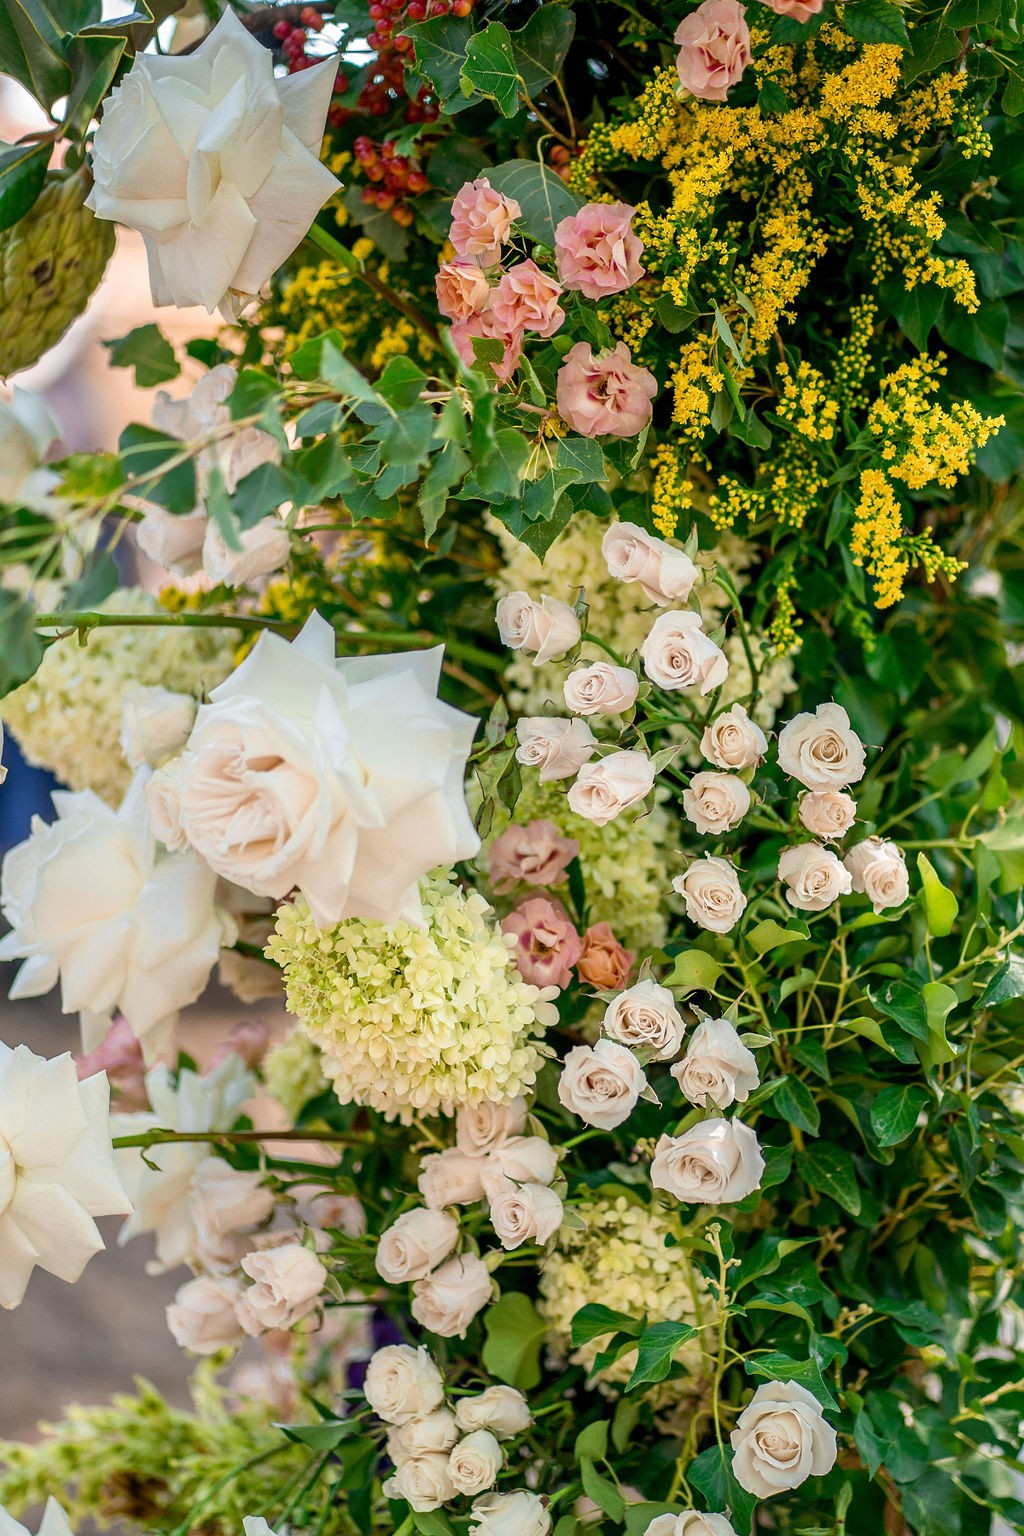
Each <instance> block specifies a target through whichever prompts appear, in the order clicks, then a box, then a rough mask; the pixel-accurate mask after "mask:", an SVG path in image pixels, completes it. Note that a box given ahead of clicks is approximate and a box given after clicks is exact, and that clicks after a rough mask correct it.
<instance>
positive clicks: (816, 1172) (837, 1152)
mask: <svg viewBox="0 0 1024 1536" xmlns="http://www.w3.org/2000/svg"><path fill="white" fill-rule="evenodd" d="M796 1162H797V1167H798V1168H799V1170H800V1172H801V1174H802V1175H803V1177H804V1178H805V1179H806V1180H807V1182H808V1184H809V1185H810V1186H811V1188H812V1189H816V1190H817V1191H818V1193H819V1194H820V1195H828V1197H829V1199H831V1200H834V1201H835V1202H836V1204H837V1205H840V1206H842V1208H843V1210H844V1211H849V1213H850V1215H851V1216H856V1215H858V1214H859V1212H860V1206H861V1196H860V1187H859V1185H858V1184H857V1173H856V1170H855V1168H854V1166H853V1159H852V1158H851V1156H850V1154H849V1153H848V1152H844V1150H843V1148H842V1147H837V1146H836V1145H835V1143H834V1142H831V1141H817V1142H815V1143H814V1145H813V1146H810V1147H806V1148H804V1150H803V1151H802V1152H798V1153H797V1159H796Z"/></svg>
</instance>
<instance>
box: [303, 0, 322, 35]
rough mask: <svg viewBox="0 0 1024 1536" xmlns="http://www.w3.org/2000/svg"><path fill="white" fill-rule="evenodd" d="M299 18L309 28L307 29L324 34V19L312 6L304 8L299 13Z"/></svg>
mask: <svg viewBox="0 0 1024 1536" xmlns="http://www.w3.org/2000/svg"><path fill="white" fill-rule="evenodd" d="M299 16H300V18H301V20H302V22H303V23H304V25H305V26H307V27H310V28H312V30H313V31H314V32H322V31H323V29H324V19H323V17H322V16H321V15H320V12H319V11H317V10H314V9H313V7H312V6H311V5H306V6H303V8H302V10H301V11H300V12H299Z"/></svg>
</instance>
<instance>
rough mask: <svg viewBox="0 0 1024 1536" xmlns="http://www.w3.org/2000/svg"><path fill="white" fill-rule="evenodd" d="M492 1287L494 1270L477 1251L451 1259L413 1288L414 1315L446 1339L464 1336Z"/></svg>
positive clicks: (424, 1325)
mask: <svg viewBox="0 0 1024 1536" xmlns="http://www.w3.org/2000/svg"><path fill="white" fill-rule="evenodd" d="M492 1290H493V1286H492V1282H491V1273H490V1270H489V1269H488V1268H487V1265H486V1264H485V1263H484V1262H483V1260H482V1259H478V1258H477V1256H476V1254H475V1253H466V1254H463V1255H462V1256H461V1257H460V1258H457V1259H449V1260H448V1262H447V1264H442V1265H441V1267H440V1269H435V1270H434V1272H433V1274H430V1275H427V1276H426V1277H425V1278H424V1279H423V1280H417V1281H416V1283H415V1285H414V1286H413V1288H412V1291H413V1297H412V1315H413V1317H414V1318H415V1319H416V1321H417V1322H418V1323H421V1324H422V1325H423V1327H424V1328H429V1330H430V1332H431V1333H436V1334H439V1335H440V1336H441V1338H443V1339H450V1338H454V1337H455V1336H456V1335H458V1336H459V1338H461V1337H462V1336H463V1334H464V1333H465V1332H466V1329H467V1328H468V1327H469V1325H470V1323H471V1322H472V1321H473V1319H474V1317H476V1315H477V1313H478V1312H479V1311H480V1309H481V1307H486V1305H487V1303H488V1302H489V1301H490V1299H491V1293H492Z"/></svg>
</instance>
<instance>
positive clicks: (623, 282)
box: [555, 203, 644, 299]
mask: <svg viewBox="0 0 1024 1536" xmlns="http://www.w3.org/2000/svg"><path fill="white" fill-rule="evenodd" d="M635 212H636V209H635V208H630V207H629V205H628V204H627V203H588V204H587V206H586V207H585V208H581V209H580V211H579V213H573V214H570V215H569V217H568V218H567V219H563V220H562V221H561V223H560V224H559V225H558V227H557V229H556V230H555V262H556V264H557V266H558V276H559V277H560V278H561V280H562V283H563V286H564V287H566V288H574V289H576V290H577V291H578V292H579V293H582V294H583V296H584V298H587V299H603V298H604V297H605V295H606V294H609V293H622V291H623V289H625V288H632V286H633V284H634V283H635V282H637V280H638V279H639V278H641V277H643V275H644V269H643V267H642V266H641V265H640V257H641V255H642V254H643V249H644V246H643V241H642V240H641V239H640V237H639V235H635V234H634V233H633V230H632V228H631V223H632V219H633V215H634V213H635Z"/></svg>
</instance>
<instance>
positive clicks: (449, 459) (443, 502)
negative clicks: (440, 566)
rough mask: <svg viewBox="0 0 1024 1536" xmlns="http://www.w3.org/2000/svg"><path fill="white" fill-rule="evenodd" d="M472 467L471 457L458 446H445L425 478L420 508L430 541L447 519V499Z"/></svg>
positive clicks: (421, 489) (453, 444) (436, 456)
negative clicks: (439, 525)
mask: <svg viewBox="0 0 1024 1536" xmlns="http://www.w3.org/2000/svg"><path fill="white" fill-rule="evenodd" d="M468 468H469V455H468V454H467V453H466V452H465V451H464V450H463V449H462V448H460V447H459V445H458V443H446V444H445V446H444V447H443V448H442V449H441V452H440V453H438V454H435V456H434V459H433V461H432V463H431V465H430V468H429V469H428V471H427V473H426V475H425V476H424V477H423V484H422V485H421V486H420V495H419V508H420V516H421V517H422V519H423V532H424V534H425V536H426V538H427V540H428V542H429V540H430V539H432V538H433V537H434V534H435V532H436V531H437V525H438V523H439V522H440V521H441V519H442V517H443V516H444V511H445V507H446V506H447V505H448V497H449V496H450V495H451V493H452V491H453V490H454V488H455V486H456V485H458V483H459V481H460V480H461V479H462V477H463V475H465V473H466V471H467V469H468Z"/></svg>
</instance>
